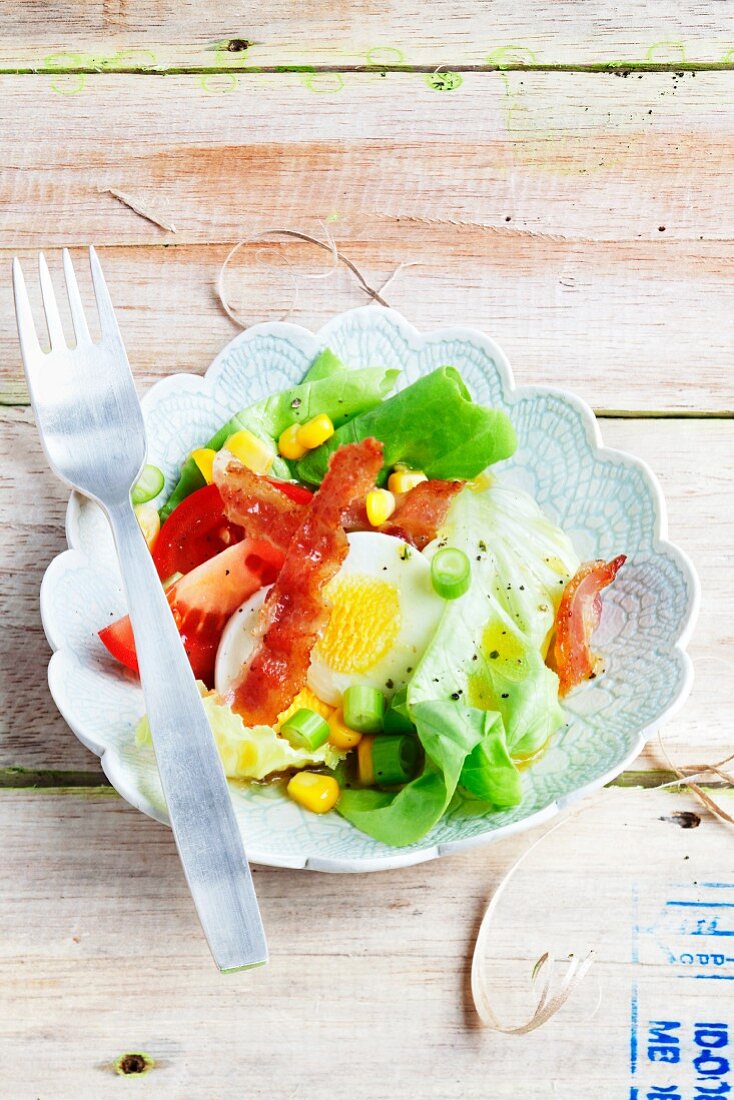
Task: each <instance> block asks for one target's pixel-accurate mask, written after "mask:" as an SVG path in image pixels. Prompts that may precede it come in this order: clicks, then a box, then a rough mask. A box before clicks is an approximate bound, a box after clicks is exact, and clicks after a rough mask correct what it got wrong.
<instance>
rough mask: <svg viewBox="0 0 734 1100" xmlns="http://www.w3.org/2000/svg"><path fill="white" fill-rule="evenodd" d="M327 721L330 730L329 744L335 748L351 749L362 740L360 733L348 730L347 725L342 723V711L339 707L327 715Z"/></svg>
mask: <svg viewBox="0 0 734 1100" xmlns="http://www.w3.org/2000/svg"><path fill="white" fill-rule="evenodd" d="M328 723H329V729H330V730H331V733H330V734H329V744H330V745H333V746H334V748H335V749H353V748H355V746H356V745H358V744H359V742H360V741H361V740H362V734H361V733H357V731H356V730H350V728H349V726H347V725H345V724H344V712H343V711H342V709H341V707H340V708H339V710H335V711H334V713H333V714H331V715H330V716H329V718H328Z"/></svg>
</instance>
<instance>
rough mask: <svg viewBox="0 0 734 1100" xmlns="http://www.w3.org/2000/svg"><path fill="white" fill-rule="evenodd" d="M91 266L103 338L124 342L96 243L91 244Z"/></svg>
mask: <svg viewBox="0 0 734 1100" xmlns="http://www.w3.org/2000/svg"><path fill="white" fill-rule="evenodd" d="M89 266H90V267H91V269H92V282H93V283H94V296H95V298H96V299H97V309H98V311H99V325H100V329H101V330H102V338H103V339H104V338H105V337H108V338H110V337H111V338H113V339H115V340H118V341H119V342H120V343H122V336H121V334H120V329H119V326H118V324H117V318H116V317H115V310H114V307H113V305H112V299H111V298H110V292H109V290H108V289H107V283H106V282H105V278H104V275H103V274H102V267H101V265H100V262H99V259H98V257H97V253H96V251H95V248H94V245H90V246H89Z"/></svg>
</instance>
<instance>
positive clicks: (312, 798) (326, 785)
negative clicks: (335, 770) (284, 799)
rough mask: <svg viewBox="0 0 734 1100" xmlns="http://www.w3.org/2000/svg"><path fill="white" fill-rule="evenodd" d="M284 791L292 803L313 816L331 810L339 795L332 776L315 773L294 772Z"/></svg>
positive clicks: (336, 784)
mask: <svg viewBox="0 0 734 1100" xmlns="http://www.w3.org/2000/svg"><path fill="white" fill-rule="evenodd" d="M286 790H287V792H288V795H289V797H290V798H292V799H293V801H294V802H297V803H298V805H299V806H303V808H304V810H310V811H311V813H314V814H325V813H328V811H329V810H332V809H333V808H334V806H336V804H337V801H338V799H339V795H340V793H341V792H340V790H339V784H338V783H337V781H336V779H334V777H333V776H332V775H317V774H316V772H296V774H295V775H294V776H292V778H291V779H290V780H289V781H288V786H287V787H286Z"/></svg>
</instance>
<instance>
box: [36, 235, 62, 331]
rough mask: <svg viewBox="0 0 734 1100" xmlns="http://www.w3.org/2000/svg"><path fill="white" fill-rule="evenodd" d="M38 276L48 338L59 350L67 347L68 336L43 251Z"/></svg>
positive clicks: (39, 260) (40, 255) (39, 259)
mask: <svg viewBox="0 0 734 1100" xmlns="http://www.w3.org/2000/svg"><path fill="white" fill-rule="evenodd" d="M38 277H39V279H40V280H41V297H42V298H43V311H44V313H45V314H46V327H47V328H48V338H49V340H50V341H51V350H52V351H59V350H60V349H61V348H65V347H66V337H65V336H64V327H63V325H62V324H61V317H60V315H59V307H58V306H57V304H56V295H55V293H54V287H53V283H52V282H51V275H50V273H49V270H48V264H47V263H46V257H45V256H44V254H43V252H39V253H38Z"/></svg>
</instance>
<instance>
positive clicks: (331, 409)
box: [160, 348, 399, 521]
mask: <svg viewBox="0 0 734 1100" xmlns="http://www.w3.org/2000/svg"><path fill="white" fill-rule="evenodd" d="M398 373H399V372H398V371H396V370H386V369H384V368H383V367H366V368H364V369H363V370H348V369H347V368H346V367H345V366H344V364H343V363H342V362H341V361H340V360H339V359H337V357H336V356H335V355H334V354H333V352H331V351H329V349H328V348H327V349H326V350H325V351H323V352H321V354H320V355H319V356H317V358H316V359H315V360H314V362H313V363H312V365H311V367H310V369H309V371H308V374H307V375H306V378H305V379H304V381H303V382H301V383H300V384H299V385H297V386H291V387H290V388H289V389H287V390H282V391H281V392H280V393H275V394H272V395H271V396H270V397H265V398H263V400H262V401H258V402H256V403H255V404H254V405H250V406H249V407H248V408H246V409H241V410H240V411H239V412H238V413H235V415H234V416H233V417H231V418H230V419H229V420H228V421H227V423H226V424H224V425H223V426H222V427H221V428H220V429H219V431H218V432H216V434H215V435H213V436H212V438H211V439H209V440H207V442H206V443H205V444H204V446H206V447H211V448H212V450H215V451H218V450H219V449H220V448H221V447H223V446H224V444H225V443H226V441H227V439H228V438H229V436H231V435H233V434H234V433H235V432H239V431H242V430H243V429H244V428H246V429H247V430H248V431H250V432H252V433H253V435H256V436H257V437H258V438H259V439H265V440H269V441H270V442H271V443H273V444H277V441H278V438H279V436H280V435H281V433H282V432H284V431H285V429H286V428H289V427H290V426H291V424H303V423H305V422H306V421H307V420H310V419H311V417H313V416H316V415H317V414H318V413H326V414H327V416H329V417H331V419H332V421H333V423H334V424H335V425H336V426H337V427H339V426H341V425H344V424H346V422H347V421H348V420H349V419H350V418H351V417H353V416H357V415H358V414H359V413H363V412H365V411H366V410H368V409H371V408H373V407H374V406H375V405H377V404H378V402H380V401H381V400H382V398H383V397H384V396H385V395H386V394H387V393H389V392H390V390H391V389H392V388H393V386H394V385H395V381H396V379H397V377H398ZM273 474H274V475H276V476H277V477H285V478H289V477H290V476H291V471H290V467H289V465H288V464H287V463H286V462H285V460H284V459H282V458H281V457H280V456H278V457H277V458H276V460H275V463H274V465H273ZM203 485H204V478H203V476H202V474H201V471H200V470H199V467H198V466H197V465H196V463H195V462H194V460H193V459H192V458H187V459H186V461H185V462H184V463H183V465H182V466H181V473H180V475H179V479H178V481H177V483H176V485H175V486H174V488H173V491H172V492H171V495H170V496H169V498H168V500H167V501H166V503H165V505H164V506H163V507H162V508H161V512H160V514H161V520H163V521H165V520H166V519H168V517H169V516H170V514H171V512H172V511H173V510H174V508H175V507H176V506H177V505H178V504H180V503H181V501H182V500H184V499H185V497H187V496H189V494H190V493H193V492H195V490H196V489H200V488H201V487H202V486H203Z"/></svg>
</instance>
